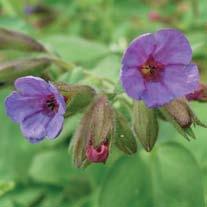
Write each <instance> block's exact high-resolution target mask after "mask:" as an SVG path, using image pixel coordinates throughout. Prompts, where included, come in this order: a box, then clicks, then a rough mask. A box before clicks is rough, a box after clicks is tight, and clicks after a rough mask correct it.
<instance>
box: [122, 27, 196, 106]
mask: <svg viewBox="0 0 207 207" xmlns="http://www.w3.org/2000/svg"><path fill="white" fill-rule="evenodd" d="M191 60H192V49H191V47H190V44H189V42H188V40H187V39H186V37H185V36H184V35H183V34H182V33H181V32H180V31H178V30H175V29H162V30H160V31H157V32H156V33H154V34H151V33H148V34H144V35H141V36H139V37H138V38H136V39H135V40H134V41H132V43H131V44H130V45H129V47H128V48H127V50H126V52H125V54H124V56H123V59H122V69H121V83H122V86H123V88H124V90H125V91H126V93H127V94H128V96H130V97H132V98H133V99H135V100H143V101H144V102H145V104H146V105H147V106H148V107H159V106H162V105H164V104H166V103H168V102H170V101H171V100H173V99H175V98H177V97H182V96H185V95H187V94H189V93H191V92H192V91H194V90H196V89H197V88H198V86H199V73H198V69H197V66H196V65H195V64H191Z"/></svg>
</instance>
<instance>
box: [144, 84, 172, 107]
mask: <svg viewBox="0 0 207 207" xmlns="http://www.w3.org/2000/svg"><path fill="white" fill-rule="evenodd" d="M145 86H146V91H145V92H144V93H143V96H142V99H143V100H144V102H145V104H146V105H147V106H148V107H150V108H154V107H159V106H162V105H164V104H166V103H168V102H170V101H171V100H173V99H174V98H175V97H174V96H173V94H171V93H170V91H169V90H168V89H167V88H166V87H165V86H164V85H163V84H162V83H160V82H153V81H149V82H147V83H146V84H145Z"/></svg>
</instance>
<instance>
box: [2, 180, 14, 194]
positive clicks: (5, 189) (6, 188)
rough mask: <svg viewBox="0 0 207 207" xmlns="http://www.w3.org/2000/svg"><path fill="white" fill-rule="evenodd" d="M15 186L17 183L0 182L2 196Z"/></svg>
mask: <svg viewBox="0 0 207 207" xmlns="http://www.w3.org/2000/svg"><path fill="white" fill-rule="evenodd" d="M14 186H15V183H14V182H12V181H10V182H0V197H1V196H2V195H4V194H5V193H7V192H8V191H10V190H12V189H13V188H14Z"/></svg>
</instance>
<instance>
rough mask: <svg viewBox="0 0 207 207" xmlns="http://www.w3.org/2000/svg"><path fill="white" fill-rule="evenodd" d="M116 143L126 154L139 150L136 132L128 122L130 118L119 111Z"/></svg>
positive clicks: (117, 114) (117, 113)
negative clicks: (134, 132)
mask: <svg viewBox="0 0 207 207" xmlns="http://www.w3.org/2000/svg"><path fill="white" fill-rule="evenodd" d="M115 120H116V130H115V144H116V146H117V147H118V148H119V149H120V150H121V151H123V152H124V153H126V154H133V153H135V152H136V151H137V143H136V140H135V137H134V134H133V132H132V130H131V128H130V126H129V124H128V120H127V119H126V118H125V117H124V116H123V115H122V114H121V113H119V112H116V118H115Z"/></svg>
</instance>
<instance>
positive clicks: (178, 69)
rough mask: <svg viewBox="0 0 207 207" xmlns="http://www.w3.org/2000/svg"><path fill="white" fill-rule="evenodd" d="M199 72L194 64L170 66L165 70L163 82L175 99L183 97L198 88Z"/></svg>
mask: <svg viewBox="0 0 207 207" xmlns="http://www.w3.org/2000/svg"><path fill="white" fill-rule="evenodd" d="M199 79H200V78H199V72H198V68H197V66H196V65H195V64H190V65H187V66H182V65H180V66H179V65H172V66H168V67H166V69H165V72H164V74H163V81H164V83H165V85H166V86H167V87H168V89H169V90H170V91H171V92H172V93H173V94H174V96H175V97H181V96H185V95H187V94H189V93H191V92H193V91H195V90H196V89H198V87H199Z"/></svg>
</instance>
